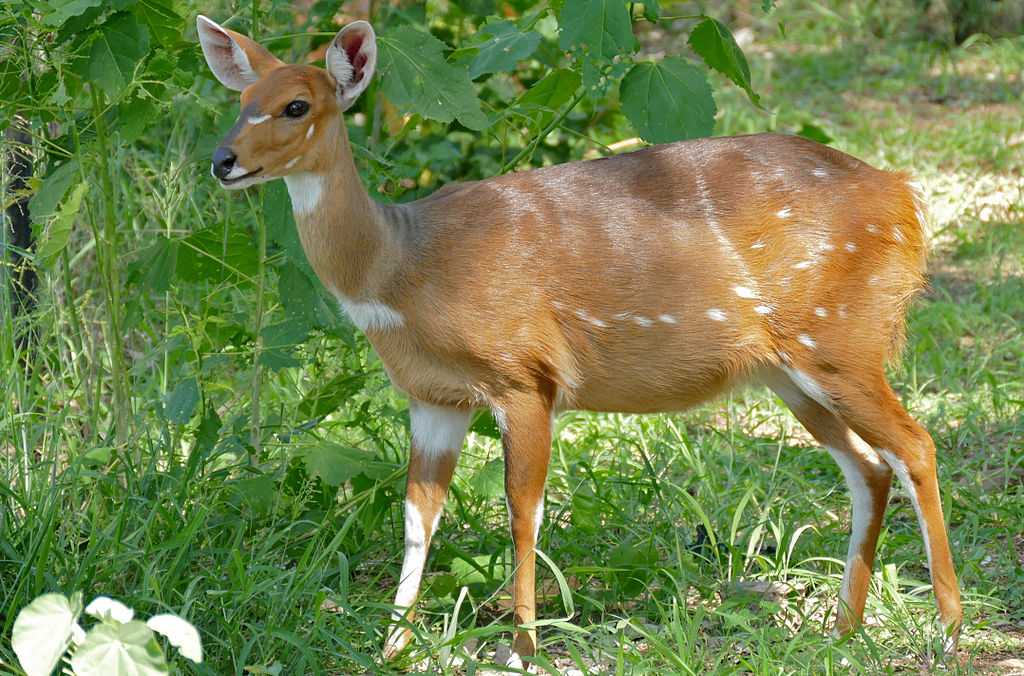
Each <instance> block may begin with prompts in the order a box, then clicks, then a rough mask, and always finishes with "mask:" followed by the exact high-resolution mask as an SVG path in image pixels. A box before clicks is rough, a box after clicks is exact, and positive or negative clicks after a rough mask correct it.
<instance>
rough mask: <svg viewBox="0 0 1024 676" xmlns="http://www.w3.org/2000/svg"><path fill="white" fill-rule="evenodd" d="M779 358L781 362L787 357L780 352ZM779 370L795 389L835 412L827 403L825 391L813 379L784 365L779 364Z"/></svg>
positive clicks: (830, 404)
mask: <svg viewBox="0 0 1024 676" xmlns="http://www.w3.org/2000/svg"><path fill="white" fill-rule="evenodd" d="M779 357H780V358H782V360H783V361H788V357H787V356H786V355H785V354H784V353H781V352H780V353H779ZM779 368H780V369H782V372H783V373H785V374H786V375H787V376H788V377H789V379H790V380H791V381H792V382H793V384H794V385H796V387H797V389H799V390H800V391H801V392H803V393H804V394H806V395H807V396H808V397H810V398H811V399H813V400H814V401H816V402H818V403H819V404H821V405H822V406H824V407H825V408H827V409H828V410H830V411H834V410H835V408H834V407H833V406H832V402H830V401H829V399H828V396H827V395H826V394H825V390H823V389H822V388H821V385H819V384H818V383H817V381H816V380H814V378H812V377H810V376H809V375H807V374H806V373H804V372H803V371H801V370H800V369H795V368H792V367H790V366H786V365H785V364H779Z"/></svg>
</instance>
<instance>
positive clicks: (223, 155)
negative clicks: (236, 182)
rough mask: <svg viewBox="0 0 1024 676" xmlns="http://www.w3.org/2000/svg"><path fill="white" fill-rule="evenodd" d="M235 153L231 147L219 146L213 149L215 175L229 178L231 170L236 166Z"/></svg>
mask: <svg viewBox="0 0 1024 676" xmlns="http://www.w3.org/2000/svg"><path fill="white" fill-rule="evenodd" d="M236 159H238V158H237V157H235V154H234V153H233V152H231V150H230V149H229V148H223V147H222V148H217V149H216V150H214V151H213V158H212V161H213V175H214V176H216V177H217V178H227V177H228V174H230V173H231V170H232V169H234V168H235V160H236Z"/></svg>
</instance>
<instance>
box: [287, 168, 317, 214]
mask: <svg viewBox="0 0 1024 676" xmlns="http://www.w3.org/2000/svg"><path fill="white" fill-rule="evenodd" d="M284 182H285V185H287V186H288V195H289V196H290V197H291V198H292V211H293V212H295V215H296V216H301V215H304V214H308V213H310V212H312V211H314V210H315V209H316V208H317V206H319V204H320V198H321V196H322V195H323V192H324V181H323V178H321V177H320V176H317V175H316V174H313V173H310V172H308V171H299V172H296V173H294V174H288V175H287V176H285V177H284Z"/></svg>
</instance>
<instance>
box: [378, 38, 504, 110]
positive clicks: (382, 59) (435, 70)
mask: <svg viewBox="0 0 1024 676" xmlns="http://www.w3.org/2000/svg"><path fill="white" fill-rule="evenodd" d="M443 50H444V43H443V42H441V41H440V40H438V39H437V38H435V37H434V36H433V35H431V34H430V33H427V32H424V31H421V30H418V29H416V28H413V27H412V26H401V27H399V28H396V29H394V30H392V31H389V32H388V34H387V35H382V36H380V37H378V38H377V67H378V68H379V69H380V72H381V73H382V75H383V77H384V79H383V83H382V87H383V89H384V93H385V94H386V95H387V97H388V98H389V99H390V100H391V102H392V103H393V104H395V105H396V106H398V107H399V108H407V109H409V110H411V111H412V112H414V113H417V114H419V115H422V116H423V117H429V118H430V119H432V120H437V121H438V122H444V123H448V122H451V121H452V120H453V119H455V118H458V120H459V122H461V123H462V124H463V125H465V126H466V127H469V128H470V129H477V130H480V129H484V128H485V127H486V126H487V116H486V115H484V113H483V110H481V109H480V101H479V100H478V99H477V97H476V90H475V89H473V83H472V82H470V79H469V71H468V69H467V67H466V66H465V64H462V65H459V64H451V63H448V62H447V61H445V59H444V55H443V53H442V52H443Z"/></svg>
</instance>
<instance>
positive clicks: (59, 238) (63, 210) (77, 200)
mask: <svg viewBox="0 0 1024 676" xmlns="http://www.w3.org/2000/svg"><path fill="white" fill-rule="evenodd" d="M88 190H89V184H88V183H87V182H85V181H82V182H81V183H79V184H78V185H77V186H75V189H74V190H73V191H72V192H71V194H70V195H69V196H68V198H67V199H66V200H65V201H64V202H63V203H62V204H61V205H60V208H59V209H57V214H56V216H55V217H54V219H53V222H52V223H51V224H50V229H49V231H48V233H47V236H46V239H45V240H44V241H43V243H42V245H40V247H39V250H38V251H37V253H36V259H37V260H39V261H40V262H41V263H42V264H43V265H44V266H46V267H50V266H51V265H52V264H53V262H54V260H56V258H57V256H59V255H60V252H61V251H63V250H64V247H66V246H67V245H68V237H70V235H71V226H72V225H73V224H74V222H75V216H77V215H78V211H79V209H81V207H82V198H83V197H85V193H86V192H87V191H88Z"/></svg>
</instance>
